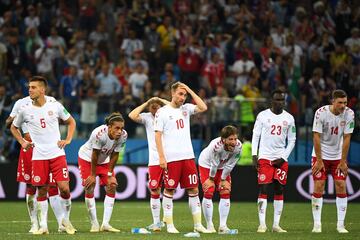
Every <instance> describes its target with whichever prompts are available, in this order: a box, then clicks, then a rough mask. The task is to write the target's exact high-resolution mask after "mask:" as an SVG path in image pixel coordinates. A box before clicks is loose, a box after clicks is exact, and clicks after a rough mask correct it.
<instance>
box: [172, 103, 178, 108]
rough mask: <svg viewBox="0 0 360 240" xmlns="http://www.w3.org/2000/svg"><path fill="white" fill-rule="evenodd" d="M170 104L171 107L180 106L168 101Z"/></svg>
mask: <svg viewBox="0 0 360 240" xmlns="http://www.w3.org/2000/svg"><path fill="white" fill-rule="evenodd" d="M170 106H171V107H173V108H179V107H180V106H178V105H177V104H176V103H174V102H170Z"/></svg>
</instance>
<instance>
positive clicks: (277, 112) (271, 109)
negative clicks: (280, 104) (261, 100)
mask: <svg viewBox="0 0 360 240" xmlns="http://www.w3.org/2000/svg"><path fill="white" fill-rule="evenodd" d="M270 111H271V112H272V113H273V114H276V115H279V114H281V113H282V112H283V110H282V109H281V110H275V109H273V108H270Z"/></svg>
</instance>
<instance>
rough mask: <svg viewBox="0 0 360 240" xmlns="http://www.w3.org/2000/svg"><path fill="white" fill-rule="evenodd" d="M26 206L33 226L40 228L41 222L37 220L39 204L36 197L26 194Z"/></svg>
mask: <svg viewBox="0 0 360 240" xmlns="http://www.w3.org/2000/svg"><path fill="white" fill-rule="evenodd" d="M26 206H27V210H28V213H29V217H30V221H31V225H36V226H39V222H38V219H37V214H36V213H37V208H36V206H37V202H36V198H35V195H30V194H26Z"/></svg>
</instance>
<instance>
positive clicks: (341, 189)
mask: <svg viewBox="0 0 360 240" xmlns="http://www.w3.org/2000/svg"><path fill="white" fill-rule="evenodd" d="M335 189H336V193H340V194H343V193H346V183H345V181H344V180H335Z"/></svg>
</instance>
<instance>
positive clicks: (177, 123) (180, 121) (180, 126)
mask: <svg viewBox="0 0 360 240" xmlns="http://www.w3.org/2000/svg"><path fill="white" fill-rule="evenodd" d="M176 127H177V129H180V128H184V120H182V119H181V118H180V119H179V120H176Z"/></svg>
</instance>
